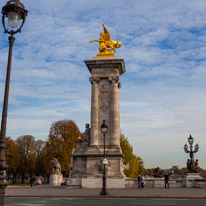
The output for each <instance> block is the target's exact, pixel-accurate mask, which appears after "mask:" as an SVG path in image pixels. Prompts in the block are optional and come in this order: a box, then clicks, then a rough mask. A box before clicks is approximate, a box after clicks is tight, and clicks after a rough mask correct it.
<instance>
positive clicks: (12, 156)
mask: <svg viewBox="0 0 206 206" xmlns="http://www.w3.org/2000/svg"><path fill="white" fill-rule="evenodd" d="M6 147H7V149H6V164H7V166H8V168H7V169H6V173H7V175H13V182H16V177H17V173H18V162H19V160H18V146H17V144H16V143H15V141H13V140H12V139H11V138H10V137H6Z"/></svg>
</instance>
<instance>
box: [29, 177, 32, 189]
mask: <svg viewBox="0 0 206 206" xmlns="http://www.w3.org/2000/svg"><path fill="white" fill-rule="evenodd" d="M29 182H30V186H31V188H32V187H33V177H30V181H29Z"/></svg>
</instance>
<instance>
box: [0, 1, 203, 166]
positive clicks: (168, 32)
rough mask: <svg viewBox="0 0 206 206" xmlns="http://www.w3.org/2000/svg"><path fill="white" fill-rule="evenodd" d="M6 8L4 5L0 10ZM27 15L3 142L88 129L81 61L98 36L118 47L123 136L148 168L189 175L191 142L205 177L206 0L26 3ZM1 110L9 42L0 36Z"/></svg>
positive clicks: (15, 56) (86, 76)
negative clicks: (60, 127)
mask: <svg viewBox="0 0 206 206" xmlns="http://www.w3.org/2000/svg"><path fill="white" fill-rule="evenodd" d="M6 2H7V1H4V0H2V1H1V2H0V8H2V7H3V6H4V5H5V3H6ZM22 2H23V3H24V5H25V7H26V9H27V10H29V14H28V17H27V19H26V23H25V25H24V27H23V29H22V33H20V34H17V35H15V37H16V40H15V44H14V49H13V60H12V73H11V85H10V97H9V98H10V99H9V103H10V104H9V111H8V122H7V135H8V136H11V137H12V138H13V139H16V138H17V137H19V136H21V135H25V134H30V135H33V136H34V137H35V138H36V139H43V140H46V139H47V137H48V133H49V129H50V126H51V124H52V123H53V122H54V121H58V120H60V119H72V120H74V121H75V122H76V123H77V125H78V126H79V128H80V130H81V131H82V132H83V131H84V125H85V123H87V122H90V99H91V96H90V95H91V85H90V82H89V76H90V74H89V71H88V70H87V68H86V66H85V64H84V60H90V59H92V58H93V57H94V56H96V54H97V53H98V44H97V43H92V44H89V41H90V40H93V39H98V38H99V33H100V32H102V25H101V22H104V24H105V26H106V27H107V28H108V30H109V32H110V34H111V38H112V39H114V40H117V41H121V42H122V47H121V48H120V49H118V50H117V53H116V56H117V58H120V59H124V61H125V66H126V73H125V74H124V75H122V76H121V83H122V88H121V89H120V110H121V115H120V116H121V130H122V131H123V133H124V134H125V136H127V137H128V140H129V142H130V143H131V144H132V146H133V149H134V153H135V154H136V155H138V156H141V157H142V158H143V160H144V163H145V167H147V168H148V167H155V166H160V167H162V168H170V167H171V166H172V165H178V166H180V167H183V166H185V165H186V160H187V158H188V155H187V154H185V153H184V150H183V146H184V144H185V143H186V142H187V138H188V137H189V135H190V134H192V136H193V137H194V139H195V140H194V141H195V143H199V145H200V149H199V152H198V153H197V154H196V155H195V158H199V165H200V166H201V167H203V168H206V158H205V157H206V139H205V137H206V124H205V122H206V12H205V11H206V2H205V0H181V1H179V0H170V1H169V0H145V1H140V0H118V1H117V0H104V1H97V0H58V1H56V0H41V1H38V2H37V1H28V0H24V1H23V0H22ZM0 28H1V29H0V31H1V32H0V91H1V93H0V106H1V108H2V101H3V91H4V82H5V75H6V65H7V56H8V39H7V38H8V35H7V34H4V33H3V28H2V25H1V27H0Z"/></svg>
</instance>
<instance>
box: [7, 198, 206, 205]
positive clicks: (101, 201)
mask: <svg viewBox="0 0 206 206" xmlns="http://www.w3.org/2000/svg"><path fill="white" fill-rule="evenodd" d="M60 205H61V206H68V205H69V206H83V205H84V206H85V205H86V206H87V205H88V206H90V205H91V206H92V205H97V206H105V205H113V206H116V205H118V206H127V205H133V206H135V205H138V206H151V205H153V206H154V205H157V206H164V205H165V206H169V205H172V206H173V205H175V206H205V205H206V199H180V198H177V199H175V198H68V197H52V198H51V197H6V198H5V203H4V206H60Z"/></svg>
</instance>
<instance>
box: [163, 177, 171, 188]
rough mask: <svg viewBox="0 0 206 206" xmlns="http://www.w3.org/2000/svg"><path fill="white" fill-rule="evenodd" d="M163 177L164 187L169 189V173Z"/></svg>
mask: <svg viewBox="0 0 206 206" xmlns="http://www.w3.org/2000/svg"><path fill="white" fill-rule="evenodd" d="M164 178H165V188H168V189H169V187H170V185H169V174H165V175H164Z"/></svg>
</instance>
